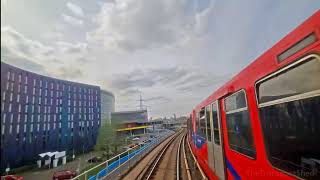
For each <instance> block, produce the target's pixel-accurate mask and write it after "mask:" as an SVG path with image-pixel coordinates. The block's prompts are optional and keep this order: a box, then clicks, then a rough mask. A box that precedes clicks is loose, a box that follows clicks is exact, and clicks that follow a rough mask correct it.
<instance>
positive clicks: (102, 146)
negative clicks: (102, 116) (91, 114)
mask: <svg viewBox="0 0 320 180" xmlns="http://www.w3.org/2000/svg"><path fill="white" fill-rule="evenodd" d="M117 127H118V125H117V124H109V123H104V124H102V125H101V127H100V129H99V132H98V139H97V144H96V146H95V150H96V151H104V152H106V156H107V158H110V157H111V156H112V155H115V154H117V153H119V152H118V150H119V147H121V146H122V145H123V142H124V140H123V138H122V137H120V136H118V135H117V131H116V130H117Z"/></svg>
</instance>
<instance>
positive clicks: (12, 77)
mask: <svg viewBox="0 0 320 180" xmlns="http://www.w3.org/2000/svg"><path fill="white" fill-rule="evenodd" d="M14 75H15V74H14V73H12V74H11V80H12V81H14V77H15V76H14Z"/></svg>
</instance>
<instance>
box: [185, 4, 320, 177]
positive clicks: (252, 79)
mask: <svg viewBox="0 0 320 180" xmlns="http://www.w3.org/2000/svg"><path fill="white" fill-rule="evenodd" d="M319 39H320V11H319V10H318V11H317V12H316V13H315V14H314V15H312V16H311V17H310V18H308V19H307V20H306V21H305V22H303V23H302V24H301V25H300V26H298V27H297V28H296V29H295V30H293V31H292V32H291V33H289V34H288V35H287V36H286V37H284V38H283V39H282V40H280V41H279V42H278V43H277V44H276V45H274V46H273V47H272V48H270V49H269V50H268V51H266V52H265V53H264V54H262V55H261V56H260V57H258V58H257V59H256V60H255V61H254V62H253V63H251V64H250V65H249V66H248V67H246V68H245V69H244V70H242V71H241V72H240V73H239V74H237V75H236V76H235V77H234V78H232V79H231V80H230V81H229V82H227V83H226V84H225V85H223V86H222V87H221V88H219V89H218V90H217V91H215V92H214V93H213V94H212V95H210V96H209V97H208V98H206V99H205V100H204V101H203V102H201V103H200V104H199V105H197V106H196V107H195V109H194V110H193V111H192V113H191V115H190V122H189V123H188V125H189V131H192V132H190V133H189V136H191V138H189V140H190V144H191V147H192V151H193V152H194V154H195V156H196V158H197V160H198V161H199V164H200V166H201V167H202V168H203V170H204V172H205V173H206V174H207V176H208V177H209V178H210V179H218V177H220V179H271V178H275V179H283V180H289V179H299V178H302V179H312V180H314V179H318V178H319V179H320V175H319V173H320V170H319V165H320V164H317V162H318V163H319V162H320V160H319V159H320V158H319V156H320V149H319V146H317V145H312V148H313V149H315V152H312V151H311V150H309V149H308V148H305V149H302V148H300V149H299V148H297V151H299V152H301V154H302V152H303V153H305V154H306V156H304V155H301V156H295V155H292V154H290V153H292V152H290V151H289V150H288V152H287V153H288V155H286V154H285V152H286V151H284V150H283V151H281V152H280V153H278V154H277V153H276V151H275V149H274V148H277V147H278V148H280V147H281V148H282V149H283V147H286V146H288V147H287V148H290V147H291V146H290V143H291V144H292V147H294V148H296V147H295V146H297V144H303V143H306V142H303V141H302V142H299V141H298V140H299V138H300V137H310V134H307V135H295V134H294V133H295V131H294V130H291V131H289V130H290V129H289V130H288V131H287V130H286V129H285V128H286V127H284V126H286V125H288V124H285V123H286V122H282V121H280V120H277V119H276V118H275V117H269V116H272V115H279V117H280V115H281V117H283V114H287V115H285V117H284V118H291V119H289V121H292V122H293V121H294V122H296V123H297V124H298V125H299V123H300V125H301V126H303V124H301V122H300V121H299V119H298V120H297V118H300V120H301V118H302V119H303V115H304V116H308V118H309V119H310V118H311V119H317V118H319V116H320V115H319V112H316V111H315V109H316V108H317V107H320V101H319V97H320V96H319V94H320V93H319V91H320V89H319V84H320V81H317V80H320V79H319V77H314V81H315V82H316V83H313V85H312V84H311V85H310V83H309V84H308V83H307V82H308V81H306V82H304V81H303V78H300V77H301V76H305V74H307V73H306V72H311V71H312V72H313V73H316V75H317V74H318V73H319V72H318V69H317V68H318V67H319V61H320V41H319ZM300 67H301V68H300ZM305 69H306V70H308V71H306V72H304V71H303V70H305ZM299 72H304V74H302V75H300V74H298V73H299ZM290 76H291V77H295V78H296V79H297V80H301V86H302V87H305V89H306V88H308V87H311V88H314V89H313V90H312V91H310V92H309V91H308V92H307V91H306V90H305V91H306V92H304V91H303V93H302V92H301V94H298V93H297V95H291V94H290V95H288V94H286V96H285V97H280V96H270V97H269V96H263V93H265V92H272V93H275V92H274V91H272V89H270V88H269V89H268V87H272V86H271V85H269V84H271V82H272V83H275V84H276V85H278V86H274V87H273V88H274V89H277V88H278V87H279V84H277V81H278V79H279V78H281V77H284V78H283V79H284V80H286V79H288V78H290ZM306 77H308V78H309V79H306V78H305V79H306V80H310V76H306ZM269 82H270V83H269ZM303 83H304V84H303ZM317 83H318V84H317ZM293 84H294V83H293ZM286 85H287V84H286ZM283 86H285V85H283ZM287 86H289V87H290V84H289V85H287ZM260 87H261V90H260ZM263 88H265V89H263ZM278 89H281V88H278ZM286 91H288V90H286ZM259 93H260V94H259ZM272 93H271V95H273V94H272ZM260 96H261V97H260ZM276 98H278V99H276ZM286 98H287V99H286ZM216 102H217V106H218V107H217V109H218V115H217V116H216V118H215V116H214V115H215V112H214V111H213V103H216ZM304 105H305V106H304ZM207 107H211V110H210V113H204V114H205V115H203V113H202V111H205V112H207V109H206V108H207ZM276 108H278V109H276ZM308 108H309V109H308ZM275 111H276V113H275ZM283 112H286V113H283ZM288 113H293V114H295V116H297V118H295V117H291V116H290V115H288ZM268 114H269V116H268ZM270 114H272V115H270ZM301 114H302V115H301ZM299 116H301V117H299ZM206 118H207V119H206ZM265 119H266V120H265ZM262 120H263V121H262ZM209 121H210V123H209V124H208V122H209ZM215 121H217V122H219V123H218V126H216V127H218V130H217V128H216V127H214V126H213V125H212V124H215ZM271 121H272V122H271ZM273 121H274V122H273ZM220 122H221V123H220ZM272 123H273V124H272ZM281 123H284V124H281ZM310 124H311V125H306V124H304V126H308V127H306V128H310V129H313V130H311V131H313V132H312V133H314V134H315V135H319V130H320V123H319V122H316V121H315V120H312V121H310ZM269 126H270V127H269ZM288 126H291V125H290V124H289V125H288ZM204 129H205V130H204ZM296 129H297V128H296ZM314 129H315V130H314ZM271 130H274V132H275V134H279V138H280V136H281V135H283V134H284V133H288V134H290V133H291V134H293V135H291V136H290V135H288V134H286V135H283V138H284V139H285V140H286V142H284V143H282V144H281V143H279V142H281V141H280V140H279V139H277V136H274V137H273V136H272V134H271V135H270V132H273V131H271ZM282 130H283V131H284V132H278V131H282ZM208 131H210V132H208ZM216 131H217V132H216ZM269 131H270V132H269ZM219 133H220V134H221V137H219V138H220V141H221V142H219V144H218V145H220V146H221V147H222V148H223V162H221V163H222V164H223V167H224V174H222V175H221V169H220V170H218V168H217V167H218V164H214V165H210V163H209V162H210V159H208V158H212V157H211V156H210V155H209V156H208V148H209V146H208V143H212V144H213V145H217V143H216V139H215V136H219V135H218V134H219ZM205 135H206V137H204V136H205ZM209 136H212V139H211V141H210V138H209ZM269 136H272V137H271V138H269ZM281 137H282V136H281ZM315 138H317V136H316V137H315ZM217 142H218V141H217ZM271 142H273V143H275V142H277V143H278V144H277V145H274V144H271ZM319 142H320V141H319ZM266 143H269V144H268V145H267V144H266ZM239 144H240V145H243V147H242V146H239ZM309 144H311V142H310V143H309ZM313 144H314V143H313ZM294 145H295V146H294ZM272 148H273V149H272ZM280 150H281V149H280ZM281 153H282V154H281ZM297 153H298V152H297ZM277 157H281V158H283V159H280V160H282V161H280V160H279V159H277ZM286 158H287V159H290V158H296V159H295V160H296V161H297V162H298V161H301V163H300V164H301V165H300V164H299V165H300V166H301V167H298V166H297V165H294V166H293V165H292V164H293V163H291V164H289V163H288V162H285V159H286ZM297 158H299V159H297ZM214 162H216V161H214ZM305 164H307V165H305ZM314 164H316V165H314ZM309 165H310V167H309ZM307 166H308V167H307ZM306 167H307V168H306ZM308 168H309V169H308ZM309 170H310V172H309ZM216 171H219V173H217V172H216ZM221 177H222V178H221Z"/></svg>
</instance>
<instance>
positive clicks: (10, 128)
mask: <svg viewBox="0 0 320 180" xmlns="http://www.w3.org/2000/svg"><path fill="white" fill-rule="evenodd" d="M9 134H12V124H10V127H9Z"/></svg>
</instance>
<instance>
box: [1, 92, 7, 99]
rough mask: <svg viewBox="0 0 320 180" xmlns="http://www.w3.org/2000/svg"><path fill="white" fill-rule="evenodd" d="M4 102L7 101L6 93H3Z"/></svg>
mask: <svg viewBox="0 0 320 180" xmlns="http://www.w3.org/2000/svg"><path fill="white" fill-rule="evenodd" d="M2 100H3V101H5V100H6V91H3V96H2Z"/></svg>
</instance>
